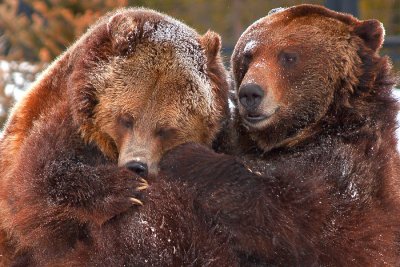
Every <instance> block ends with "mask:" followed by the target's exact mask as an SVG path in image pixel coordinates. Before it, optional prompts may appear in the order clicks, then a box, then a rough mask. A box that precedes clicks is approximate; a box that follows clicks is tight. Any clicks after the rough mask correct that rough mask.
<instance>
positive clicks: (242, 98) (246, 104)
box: [239, 83, 264, 111]
mask: <svg viewBox="0 0 400 267" xmlns="http://www.w3.org/2000/svg"><path fill="white" fill-rule="evenodd" d="M263 97H264V91H263V89H262V88H261V86H259V85H258V84H255V83H248V84H245V85H242V86H240V88H239V102H240V104H241V105H242V106H243V108H245V109H246V110H247V111H254V110H255V109H256V108H257V107H258V106H259V105H260V103H261V101H262V99H263Z"/></svg>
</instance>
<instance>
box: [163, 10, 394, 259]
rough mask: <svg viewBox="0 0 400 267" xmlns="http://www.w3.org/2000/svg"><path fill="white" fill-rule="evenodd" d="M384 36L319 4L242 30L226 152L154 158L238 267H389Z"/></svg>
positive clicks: (389, 100)
mask: <svg viewBox="0 0 400 267" xmlns="http://www.w3.org/2000/svg"><path fill="white" fill-rule="evenodd" d="M383 39H384V29H383V27H382V25H381V23H379V22H378V21H376V20H365V21H360V20H358V19H356V18H354V17H352V16H351V15H349V14H342V13H337V12H333V11H331V10H328V9H326V8H324V7H320V6H314V5H300V6H296V7H292V8H287V9H281V10H279V11H278V12H275V13H273V14H270V15H268V16H266V17H264V18H262V19H260V20H258V21H257V22H255V23H254V24H253V25H251V26H250V27H249V28H248V29H247V30H246V31H245V32H244V33H243V34H242V36H241V37H240V39H239V41H238V43H237V45H236V47H235V50H234V53H233V57H232V68H233V76H234V80H235V83H236V93H237V103H236V104H237V109H236V114H235V118H234V119H235V125H234V126H233V128H232V131H233V132H234V133H235V135H236V137H237V140H236V143H234V144H236V145H237V147H238V151H237V152H236V153H237V155H236V156H234V155H225V154H217V153H215V152H213V151H212V150H210V149H208V148H206V147H204V146H201V145H199V144H186V145H182V146H179V147H176V148H174V149H172V150H170V151H169V152H167V154H166V155H165V157H164V158H163V160H162V161H161V171H162V172H163V173H165V174H168V175H169V177H170V179H177V180H180V181H184V182H185V183H187V185H188V187H189V188H192V189H193V193H194V194H195V195H194V196H193V198H194V203H195V205H196V206H197V207H198V209H197V210H196V211H197V213H198V215H199V216H201V217H205V219H206V220H208V222H209V223H210V224H211V225H213V226H215V227H218V228H219V229H221V233H224V234H227V235H230V236H231V237H232V239H231V247H232V248H233V250H234V251H235V253H236V255H238V256H239V257H240V258H241V265H243V266H247V265H252V264H254V265H257V266H259V265H261V266H265V265H267V266H399V265H400V253H399V252H400V251H399V230H400V213H399V208H400V202H399V200H400V185H399V178H400V177H399V174H400V172H399V171H400V169H399V162H400V159H399V155H398V152H397V151H396V139H395V135H394V132H395V128H396V122H395V117H396V114H397V112H398V103H397V102H396V100H395V99H394V97H393V96H392V88H393V86H394V84H395V78H394V76H393V73H392V70H391V69H392V67H391V63H390V61H389V59H388V58H387V57H381V56H379V54H378V52H379V49H380V47H381V46H382V42H383Z"/></svg>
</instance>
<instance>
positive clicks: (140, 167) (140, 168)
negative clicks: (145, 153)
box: [125, 161, 149, 178]
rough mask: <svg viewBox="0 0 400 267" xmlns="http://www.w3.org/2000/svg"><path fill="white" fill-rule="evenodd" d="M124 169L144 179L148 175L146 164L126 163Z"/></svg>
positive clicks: (138, 162) (137, 162)
mask: <svg viewBox="0 0 400 267" xmlns="http://www.w3.org/2000/svg"><path fill="white" fill-rule="evenodd" d="M125 167H126V168H127V169H128V170H130V171H132V172H134V173H136V174H137V175H139V176H141V177H143V178H146V177H147V175H148V174H149V168H148V166H147V163H144V162H140V161H129V162H128V163H126V164H125Z"/></svg>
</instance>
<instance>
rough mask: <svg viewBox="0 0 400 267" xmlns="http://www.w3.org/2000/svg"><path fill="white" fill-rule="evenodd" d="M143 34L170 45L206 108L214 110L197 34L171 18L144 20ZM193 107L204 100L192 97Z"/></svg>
mask: <svg viewBox="0 0 400 267" xmlns="http://www.w3.org/2000/svg"><path fill="white" fill-rule="evenodd" d="M143 35H144V36H148V39H149V41H150V42H154V43H155V44H160V45H169V46H172V47H173V49H174V51H175V53H176V60H177V61H178V64H179V65H180V66H181V67H182V68H183V69H185V70H187V72H188V73H189V74H190V75H191V78H192V79H193V81H194V82H195V84H197V85H199V86H198V88H199V89H200V91H201V93H202V97H204V100H205V101H206V103H207V107H206V108H207V109H209V110H214V109H215V107H213V103H214V95H213V94H212V88H211V83H210V81H209V79H208V77H207V75H206V71H207V70H206V66H207V59H206V56H205V54H204V50H203V49H202V48H201V45H200V43H199V41H198V39H199V38H198V34H197V33H196V32H195V31H193V30H192V29H190V28H189V27H187V26H186V25H184V24H183V23H181V22H180V21H177V20H174V19H172V18H165V21H158V22H156V23H154V22H150V21H146V22H145V23H144V25H143ZM193 100H194V101H193V104H194V108H196V107H197V105H198V103H203V102H204V100H201V101H199V100H196V99H193Z"/></svg>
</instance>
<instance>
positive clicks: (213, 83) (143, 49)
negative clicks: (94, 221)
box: [68, 9, 228, 176]
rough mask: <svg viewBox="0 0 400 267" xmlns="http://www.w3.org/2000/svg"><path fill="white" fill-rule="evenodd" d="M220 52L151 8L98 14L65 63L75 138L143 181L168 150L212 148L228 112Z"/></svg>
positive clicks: (215, 41) (209, 37) (212, 38)
mask: <svg viewBox="0 0 400 267" xmlns="http://www.w3.org/2000/svg"><path fill="white" fill-rule="evenodd" d="M220 47H221V40H220V37H219V35H217V34H216V33H214V32H211V31H209V32H207V33H206V34H205V35H203V36H200V35H199V34H197V33H196V32H195V31H194V30H193V29H191V28H189V27H187V26H186V25H184V24H182V23H181V22H179V21H177V20H175V19H173V18H171V17H168V16H166V15H164V14H160V13H157V12H154V11H151V10H146V9H124V10H119V11H117V12H115V13H112V14H109V15H107V16H105V17H104V18H103V19H102V20H100V21H99V22H98V23H97V24H96V25H94V26H93V27H92V29H91V30H89V31H88V33H87V34H86V35H85V36H83V38H82V40H81V41H80V42H78V43H77V44H76V45H75V47H74V49H72V51H74V53H73V54H71V56H70V60H69V64H70V65H72V66H73V67H72V73H71V77H70V79H69V81H68V83H69V85H68V90H69V101H70V107H71V109H72V110H71V111H72V114H73V119H74V121H75V122H76V123H77V125H79V129H80V132H81V134H82V137H83V138H84V139H85V140H86V141H87V142H92V143H94V144H96V145H97V146H98V147H99V148H100V149H101V151H102V152H103V153H104V154H105V155H106V156H108V157H110V158H111V159H115V160H118V165H120V166H127V167H128V168H130V169H132V170H134V171H135V172H137V173H138V174H140V175H143V176H146V175H147V173H148V172H149V173H156V172H157V168H158V167H157V164H158V161H159V160H160V158H161V156H162V154H163V153H164V152H165V151H167V150H168V149H170V148H172V147H174V146H177V145H179V144H181V143H185V142H199V143H203V144H206V145H211V142H212V140H213V138H214V137H215V135H216V133H217V131H218V130H219V127H220V121H221V119H222V118H223V117H224V116H226V114H225V112H226V111H227V110H228V107H227V91H228V85H227V82H226V75H225V69H224V67H223V65H222V63H221V59H220V56H219V51H220Z"/></svg>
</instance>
